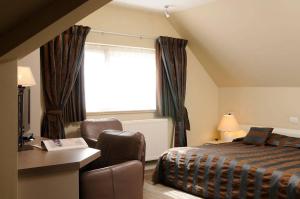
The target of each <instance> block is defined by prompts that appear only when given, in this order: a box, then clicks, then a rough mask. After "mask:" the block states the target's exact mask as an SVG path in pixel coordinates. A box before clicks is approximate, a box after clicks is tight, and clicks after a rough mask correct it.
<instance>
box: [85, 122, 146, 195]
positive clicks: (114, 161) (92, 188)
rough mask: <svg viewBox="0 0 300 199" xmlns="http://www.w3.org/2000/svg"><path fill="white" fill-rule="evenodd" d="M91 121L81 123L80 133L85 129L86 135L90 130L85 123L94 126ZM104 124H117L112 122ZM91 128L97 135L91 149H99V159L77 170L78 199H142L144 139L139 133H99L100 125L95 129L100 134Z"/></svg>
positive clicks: (105, 131) (116, 131) (112, 131)
mask: <svg viewBox="0 0 300 199" xmlns="http://www.w3.org/2000/svg"><path fill="white" fill-rule="evenodd" d="M95 122H96V121H94V122H93V123H90V121H89V123H86V124H84V123H85V122H83V124H82V126H81V127H83V126H84V129H82V130H85V132H84V133H85V135H87V134H89V133H90V132H89V130H87V129H91V128H89V124H91V125H92V127H95V126H97V125H96V124H95ZM107 122H108V123H110V122H112V123H113V124H114V125H115V124H117V122H116V120H115V119H114V120H113V121H112V120H110V119H109V120H107ZM103 123H105V122H103V120H102V121H100V123H98V125H100V126H101V124H103ZM120 124H121V123H120ZM105 125H106V127H105V128H108V129H113V127H112V128H111V127H110V126H109V125H107V123H105ZM117 127H119V126H118V125H117ZM121 128H122V125H121ZM92 129H93V131H94V132H95V133H97V134H98V135H99V137H98V139H97V140H98V141H97V142H96V144H95V148H97V149H100V150H101V157H100V158H99V159H97V160H96V161H94V162H92V163H91V164H89V165H87V166H86V167H85V168H84V169H83V170H82V171H81V175H80V198H81V199H142V198H143V177H144V175H143V174H144V163H145V147H146V144H145V139H144V136H143V135H142V134H141V133H131V132H123V131H118V130H104V131H103V128H102V126H101V128H99V129H101V130H102V133H101V132H99V130H98V131H97V130H96V129H95V128H92ZM86 130H87V131H88V132H86ZM82 133H83V131H82ZM86 133H87V134H86ZM89 136H91V134H89ZM89 139H90V138H89Z"/></svg>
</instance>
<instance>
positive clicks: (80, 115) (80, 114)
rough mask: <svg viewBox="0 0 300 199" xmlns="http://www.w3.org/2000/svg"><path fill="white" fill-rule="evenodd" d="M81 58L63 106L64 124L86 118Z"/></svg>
mask: <svg viewBox="0 0 300 199" xmlns="http://www.w3.org/2000/svg"><path fill="white" fill-rule="evenodd" d="M83 60H84V59H82V64H81V67H80V71H79V73H78V75H77V78H76V82H75V84H74V86H73V89H72V91H71V94H70V96H69V99H68V101H67V104H66V105H65V107H64V111H63V119H64V123H65V124H69V123H72V122H80V121H83V120H85V119H86V109H85V91H84V61H83Z"/></svg>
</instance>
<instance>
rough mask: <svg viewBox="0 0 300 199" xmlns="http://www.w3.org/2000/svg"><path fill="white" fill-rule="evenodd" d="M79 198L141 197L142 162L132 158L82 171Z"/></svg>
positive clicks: (116, 198)
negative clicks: (120, 162)
mask: <svg viewBox="0 0 300 199" xmlns="http://www.w3.org/2000/svg"><path fill="white" fill-rule="evenodd" d="M124 193H126V194H124ZM80 198H81V199H142V198H143V166H142V163H141V162H140V161H136V160H133V161H128V162H125V163H122V164H117V165H113V166H110V167H105V168H101V169H96V170H92V171H87V172H84V173H83V174H82V175H81V176H80Z"/></svg>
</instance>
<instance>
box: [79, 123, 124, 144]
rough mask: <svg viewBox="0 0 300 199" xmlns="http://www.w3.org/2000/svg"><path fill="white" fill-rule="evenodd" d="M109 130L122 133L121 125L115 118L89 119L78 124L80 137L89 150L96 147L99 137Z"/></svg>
mask: <svg viewBox="0 0 300 199" xmlns="http://www.w3.org/2000/svg"><path fill="white" fill-rule="evenodd" d="M109 129H113V130H119V131H123V127H122V123H121V122H120V121H119V120H117V119H115V118H104V119H89V120H85V121H83V122H81V124H80V131H81V136H82V137H83V138H84V139H85V141H86V142H87V144H88V145H89V147H91V148H95V147H96V144H97V140H98V137H99V135H100V134H101V133H102V132H103V131H104V130H109Z"/></svg>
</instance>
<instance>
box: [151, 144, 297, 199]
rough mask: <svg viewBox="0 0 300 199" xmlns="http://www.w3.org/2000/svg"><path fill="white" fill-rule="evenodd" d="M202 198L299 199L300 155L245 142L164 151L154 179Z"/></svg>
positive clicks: (286, 148) (287, 150) (280, 148)
mask: <svg viewBox="0 0 300 199" xmlns="http://www.w3.org/2000/svg"><path fill="white" fill-rule="evenodd" d="M153 182H154V183H162V184H165V185H168V186H172V187H174V188H177V189H180V190H183V191H185V192H188V193H192V194H194V195H197V196H201V197H204V198H238V199H243V198H256V199H259V198H272V199H273V198H274V199H281V198H282V199H283V198H284V199H287V198H288V199H298V198H299V199H300V183H299V182H300V149H296V148H290V147H271V146H254V145H245V144H243V143H241V142H232V143H224V144H218V145H204V146H201V147H199V148H191V147H183V148H173V149H170V150H168V151H166V152H165V153H164V154H163V155H162V156H161V157H160V159H159V161H158V163H157V165H156V170H155V172H154V174H153Z"/></svg>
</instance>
